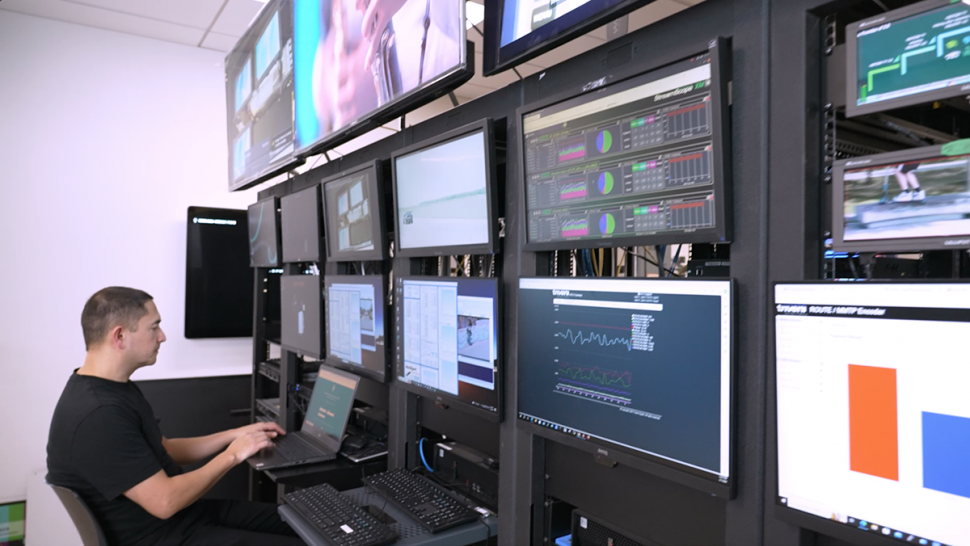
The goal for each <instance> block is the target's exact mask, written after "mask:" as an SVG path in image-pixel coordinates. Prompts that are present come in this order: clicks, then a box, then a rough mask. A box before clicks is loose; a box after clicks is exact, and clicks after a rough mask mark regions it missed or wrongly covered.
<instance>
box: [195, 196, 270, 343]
mask: <svg viewBox="0 0 970 546" xmlns="http://www.w3.org/2000/svg"><path fill="white" fill-rule="evenodd" d="M247 216H248V213H247V212H246V211H244V210H235V209H216V208H210V207H189V209H188V222H187V224H186V226H187V228H186V232H187V242H186V257H185V337H186V339H197V338H213V337H250V336H252V335H253V290H254V285H253V270H252V269H251V268H250V267H249V244H248V243H247V241H248V237H249V232H248V230H247V229H246V222H247Z"/></svg>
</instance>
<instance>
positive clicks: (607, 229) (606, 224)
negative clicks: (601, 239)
mask: <svg viewBox="0 0 970 546" xmlns="http://www.w3.org/2000/svg"><path fill="white" fill-rule="evenodd" d="M615 229H616V219H615V218H613V215H612V214H610V213H608V212H607V213H606V214H604V215H603V216H600V233H602V234H603V235H611V234H612V233H613V230H615Z"/></svg>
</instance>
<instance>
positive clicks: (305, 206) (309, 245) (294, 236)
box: [280, 185, 323, 263]
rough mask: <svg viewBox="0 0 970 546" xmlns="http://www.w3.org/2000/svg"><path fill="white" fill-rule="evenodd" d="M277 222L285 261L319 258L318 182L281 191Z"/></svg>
mask: <svg viewBox="0 0 970 546" xmlns="http://www.w3.org/2000/svg"><path fill="white" fill-rule="evenodd" d="M280 223H282V224H283V236H282V239H283V258H284V262H286V263H298V262H318V261H320V241H321V235H320V232H321V231H322V230H321V225H320V224H322V223H323V221H322V220H321V219H320V186H317V185H314V186H311V187H309V188H307V189H305V190H300V191H298V192H296V193H291V194H289V195H284V196H283V197H282V198H281V199H280Z"/></svg>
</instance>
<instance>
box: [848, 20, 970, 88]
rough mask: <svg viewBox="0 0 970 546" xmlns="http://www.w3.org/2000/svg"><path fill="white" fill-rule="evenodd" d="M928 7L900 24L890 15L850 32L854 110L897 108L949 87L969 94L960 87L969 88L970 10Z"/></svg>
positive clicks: (856, 27)
mask: <svg viewBox="0 0 970 546" xmlns="http://www.w3.org/2000/svg"><path fill="white" fill-rule="evenodd" d="M927 4H928V6H927V7H928V8H929V10H928V11H923V12H922V13H917V14H915V15H910V16H906V17H901V18H898V19H895V18H894V17H893V16H892V15H893V12H890V13H887V14H884V16H882V17H879V18H876V19H873V20H871V21H864V22H861V23H859V24H857V25H854V28H853V29H851V32H852V35H851V36H852V37H854V59H853V60H854V64H855V74H850V78H851V80H852V81H853V82H854V88H855V92H854V93H853V95H852V96H851V97H850V100H851V101H854V103H855V106H857V107H858V106H866V105H875V104H878V103H887V104H889V105H892V103H889V102H888V101H896V102H897V103H899V102H900V99H907V98H916V97H918V96H920V95H924V94H927V93H934V92H937V91H939V90H946V89H947V88H952V89H953V90H954V94H955V95H956V94H967V93H966V92H963V91H960V89H961V87H960V86H962V85H963V84H968V83H970V5H967V4H966V3H963V2H952V3H950V4H947V5H943V6H942V7H941V6H940V2H930V3H927ZM911 9H916V8H915V7H914V8H911ZM849 53H850V54H853V48H851V47H850V50H849ZM927 98H929V97H927ZM906 102H907V103H910V102H912V101H906ZM898 105H900V106H901V105H904V104H898Z"/></svg>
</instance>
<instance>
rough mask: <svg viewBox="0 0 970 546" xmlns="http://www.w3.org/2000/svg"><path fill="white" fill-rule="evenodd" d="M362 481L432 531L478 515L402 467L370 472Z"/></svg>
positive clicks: (460, 522)
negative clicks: (376, 472)
mask: <svg viewBox="0 0 970 546" xmlns="http://www.w3.org/2000/svg"><path fill="white" fill-rule="evenodd" d="M362 481H363V482H364V484H366V485H367V486H369V487H370V488H371V489H374V490H375V491H377V492H379V493H382V494H384V495H385V496H386V497H387V500H388V501H390V502H391V504H394V505H395V506H397V507H398V508H400V509H401V510H404V511H405V512H407V514H408V515H409V516H411V517H412V518H414V519H416V520H417V521H418V522H420V523H421V525H422V526H424V528H425V529H427V530H429V531H431V532H432V533H437V532H440V531H444V530H446V529H451V528H452V527H455V526H458V525H462V524H464V523H468V522H471V521H475V520H477V519H478V513H477V512H475V511H474V510H472V509H471V508H469V507H467V506H465V505H464V504H462V503H460V502H458V501H456V500H455V499H453V498H452V497H451V496H450V495H449V494H448V493H447V492H446V491H445V490H444V489H443V488H441V487H439V486H438V485H437V484H435V483H434V482H432V481H431V480H429V479H428V478H425V477H424V476H419V475H417V474H412V473H411V472H408V471H407V470H404V469H403V468H399V469H397V470H391V471H388V472H383V473H381V474H374V475H373V476H368V477H366V478H363V479H362Z"/></svg>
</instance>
